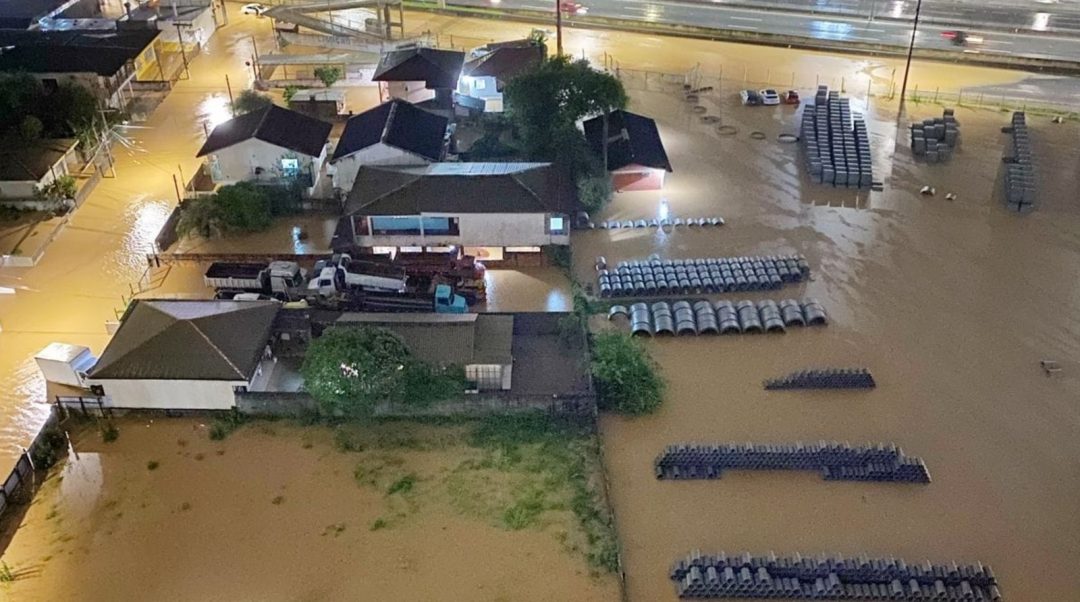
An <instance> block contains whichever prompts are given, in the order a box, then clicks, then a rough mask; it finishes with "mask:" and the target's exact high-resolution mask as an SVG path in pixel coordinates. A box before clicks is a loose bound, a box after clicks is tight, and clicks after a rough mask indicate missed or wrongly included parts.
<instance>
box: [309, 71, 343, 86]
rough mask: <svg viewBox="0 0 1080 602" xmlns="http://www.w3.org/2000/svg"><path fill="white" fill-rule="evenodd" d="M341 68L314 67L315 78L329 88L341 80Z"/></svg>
mask: <svg viewBox="0 0 1080 602" xmlns="http://www.w3.org/2000/svg"><path fill="white" fill-rule="evenodd" d="M341 75H342V73H341V67H316V68H315V77H316V78H318V80H319V81H321V82H322V83H323V85H324V86H326V87H327V88H329V87H330V86H333V85H334V83H335V82H337V81H338V80H339V79H341Z"/></svg>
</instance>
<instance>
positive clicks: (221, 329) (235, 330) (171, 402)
mask: <svg viewBox="0 0 1080 602" xmlns="http://www.w3.org/2000/svg"><path fill="white" fill-rule="evenodd" d="M280 307H281V305H280V304H279V303H277V302H275V301H204V300H135V301H133V302H132V304H131V305H130V306H129V307H128V310H127V312H125V314H124V316H123V318H122V319H121V321H120V328H119V329H118V330H117V331H116V334H114V335H113V338H112V340H110V341H109V344H108V345H107V346H106V347H105V351H104V352H103V353H102V354H101V358H100V359H99V360H98V361H97V363H96V364H95V365H94V367H93V368H92V369H91V370H90V372H89V373H88V374H87V379H88V380H87V382H88V383H89V384H90V385H91V386H93V387H95V388H99V390H100V391H101V392H102V393H103V394H104V397H105V404H106V406H108V407H114V408H158V409H183V410H196V409H197V410H228V409H232V408H234V407H236V397H235V394H236V392H237V391H245V390H257V389H259V385H260V383H265V382H266V374H267V372H268V370H270V369H271V367H272V365H273V363H274V362H273V358H272V357H271V355H270V351H269V347H268V344H269V342H270V339H271V336H272V330H273V325H274V319H275V317H276V316H277V314H278V310H279V308H280Z"/></svg>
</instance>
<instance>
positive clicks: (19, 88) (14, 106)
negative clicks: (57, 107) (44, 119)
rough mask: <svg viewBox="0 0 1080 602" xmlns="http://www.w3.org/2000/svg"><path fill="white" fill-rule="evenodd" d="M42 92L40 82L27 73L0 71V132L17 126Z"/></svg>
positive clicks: (5, 131)
mask: <svg viewBox="0 0 1080 602" xmlns="http://www.w3.org/2000/svg"><path fill="white" fill-rule="evenodd" d="M42 93H43V91H42V88H41V84H40V83H39V82H38V81H37V80H36V79H34V78H33V77H32V76H31V75H30V74H28V73H0V134H4V133H7V132H9V131H10V130H12V129H14V128H17V127H19V126H20V125H21V124H22V121H23V119H24V118H25V117H26V116H27V115H30V114H32V113H33V110H34V109H35V104H36V103H37V101H38V100H39V99H40V98H41V96H42Z"/></svg>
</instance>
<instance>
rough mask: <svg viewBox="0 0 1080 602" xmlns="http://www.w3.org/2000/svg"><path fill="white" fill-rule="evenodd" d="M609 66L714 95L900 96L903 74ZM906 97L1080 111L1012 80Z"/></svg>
mask: <svg viewBox="0 0 1080 602" xmlns="http://www.w3.org/2000/svg"><path fill="white" fill-rule="evenodd" d="M599 63H600V65H598V66H602V67H603V68H605V69H607V70H608V71H610V72H611V73H614V74H615V75H616V76H617V77H618V78H619V79H620V80H621V81H622V82H623V85H624V86H625V87H626V89H627V90H629V91H634V90H642V91H649V92H677V93H680V94H681V93H683V92H684V91H686V90H695V89H701V88H707V89H708V88H711V93H712V94H714V95H722V94H731V95H734V94H737V93H738V92H739V91H740V90H742V89H747V88H749V89H755V90H756V89H759V88H775V89H777V90H778V91H781V92H782V91H784V90H788V89H793V90H801V91H803V92H804V94H808V93H809V92H810V91H812V90H815V89H816V88H817V87H818V86H819V85H827V86H829V87H830V88H831V89H834V90H839V91H840V92H841V93H844V94H847V95H848V96H850V97H851V98H855V99H860V98H861V99H864V100H866V101H869V100H870V99H876V100H879V101H881V100H886V101H898V99H899V96H900V86H901V82H900V77H901V76H902V74H897V72H896V70H892V71H890V73H889V76H888V77H884V76H858V77H847V76H838V75H829V74H821V73H807V72H798V71H790V70H781V69H772V68H769V67H751V66H749V65H744V66H742V67H740V68H730V67H729V68H726V69H725V68H720V69H717V70H715V71H713V70H706V69H703V68H702V67H701V66H700V65H699V66H697V67H694V68H693V69H690V70H689V71H686V72H684V73H665V72H659V71H651V70H646V69H638V68H635V67H632V66H627V65H624V64H622V63H621V62H619V61H617V60H615V59H614V58H613V57H611V56H610V55H606V54H605V55H604V56H603V57H602V60H601V61H599ZM905 98H906V100H907V101H908V102H912V103H932V104H941V105H948V106H954V107H969V108H986V109H995V110H1008V111H1041V112H1046V113H1050V114H1054V115H1062V116H1065V117H1069V118H1076V117H1078V116H1080V106H1077V105H1075V104H1073V103H1069V102H1063V101H1060V100H1058V99H1057V97H1055V96H1054V95H1050V94H1046V93H1043V92H1041V91H1039V90H1033V89H1029V88H1022V87H1013V88H1012V89H1009V88H1008V87H1007V86H968V87H961V88H955V89H943V88H941V87H940V86H926V85H920V83H919V82H918V81H917V80H916V81H911V82H909V85H908V89H907V92H906V94H905Z"/></svg>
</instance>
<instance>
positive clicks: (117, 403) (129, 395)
mask: <svg viewBox="0 0 1080 602" xmlns="http://www.w3.org/2000/svg"><path fill="white" fill-rule="evenodd" d="M90 384H94V385H101V386H102V388H103V389H105V396H106V397H107V398H108V399H107V401H106V405H107V406H108V407H113V408H146V409H165V410H229V409H232V408H233V407H235V406H236V399H235V396H234V395H233V387H237V386H246V385H247V384H248V383H247V382H245V381H235V382H228V381H216V380H112V379H109V380H91V381H90Z"/></svg>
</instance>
